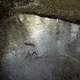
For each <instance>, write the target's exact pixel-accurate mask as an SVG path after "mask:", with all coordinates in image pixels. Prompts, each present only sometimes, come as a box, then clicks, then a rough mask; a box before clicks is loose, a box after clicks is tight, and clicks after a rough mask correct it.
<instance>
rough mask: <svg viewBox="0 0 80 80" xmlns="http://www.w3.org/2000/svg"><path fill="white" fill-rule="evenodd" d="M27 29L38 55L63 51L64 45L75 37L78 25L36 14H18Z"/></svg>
mask: <svg viewBox="0 0 80 80" xmlns="http://www.w3.org/2000/svg"><path fill="white" fill-rule="evenodd" d="M19 19H20V20H21V22H22V23H23V24H24V25H25V27H26V28H27V29H28V33H29V35H30V39H31V40H32V41H33V43H34V44H35V45H36V48H37V50H38V52H39V55H47V54H49V55H50V53H51V54H54V53H56V51H58V52H59V53H63V52H64V50H65V49H64V46H65V45H66V44H68V43H70V42H71V41H73V40H74V39H76V35H77V32H78V30H79V25H76V24H71V23H68V22H64V21H61V20H58V19H49V18H44V17H43V18H42V17H39V16H36V15H19Z"/></svg>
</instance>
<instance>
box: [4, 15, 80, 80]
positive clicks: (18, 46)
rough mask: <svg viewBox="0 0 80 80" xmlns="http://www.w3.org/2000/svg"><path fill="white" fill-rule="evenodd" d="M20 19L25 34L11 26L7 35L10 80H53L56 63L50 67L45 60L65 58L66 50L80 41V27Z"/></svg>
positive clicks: (28, 17) (35, 18)
mask: <svg viewBox="0 0 80 80" xmlns="http://www.w3.org/2000/svg"><path fill="white" fill-rule="evenodd" d="M18 19H19V20H20V24H23V25H24V29H25V30H24V31H23V29H22V30H21V28H22V27H21V28H18V27H20V26H13V25H12V27H11V29H10V33H9V34H8V39H9V46H11V47H10V48H9V49H7V54H6V55H4V57H3V62H4V64H3V66H4V68H5V69H4V70H5V71H6V72H9V73H8V74H9V78H10V79H11V80H53V79H52V78H51V76H52V73H51V71H52V69H53V68H54V67H53V66H54V63H48V62H47V61H46V57H45V56H49V59H48V60H50V61H51V62H53V58H52V60H51V58H50V57H52V56H55V55H65V56H66V55H67V52H66V46H67V45H69V44H71V43H73V42H74V41H75V40H76V39H77V38H78V34H79V32H80V31H79V27H80V26H79V25H76V24H72V23H69V22H64V21H62V20H58V19H50V18H45V17H39V16H36V15H29V14H27V15H25V14H24V15H22V14H20V15H18ZM16 29H17V30H16ZM14 45H15V46H14ZM78 51H79V50H78ZM35 56H37V57H38V58H36V57H35ZM43 56H44V57H43ZM39 57H40V58H39ZM41 57H43V58H41ZM52 65H53V66H52ZM5 66H6V67H5ZM34 73H35V74H34ZM59 80H60V79H59Z"/></svg>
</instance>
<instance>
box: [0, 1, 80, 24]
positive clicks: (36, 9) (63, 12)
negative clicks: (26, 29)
mask: <svg viewBox="0 0 80 80" xmlns="http://www.w3.org/2000/svg"><path fill="white" fill-rule="evenodd" d="M0 4H1V9H0V10H1V11H0V14H2V15H3V14H4V15H7V14H8V15H9V14H16V13H30V14H37V15H40V16H47V17H52V18H60V19H63V20H68V21H71V22H76V23H79V22H80V1H79V0H62V1H61V0H23V1H22V0H17V1H16V0H13V1H10V0H7V1H1V3H0ZM7 12H9V13H7Z"/></svg>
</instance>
